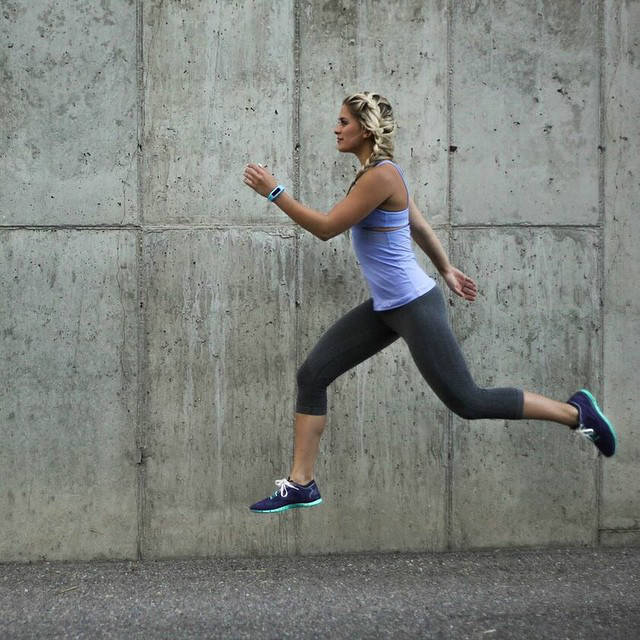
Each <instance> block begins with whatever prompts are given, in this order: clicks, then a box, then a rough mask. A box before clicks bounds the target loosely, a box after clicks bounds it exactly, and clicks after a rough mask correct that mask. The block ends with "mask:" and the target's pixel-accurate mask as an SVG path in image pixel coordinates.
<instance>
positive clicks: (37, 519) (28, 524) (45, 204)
mask: <svg viewBox="0 0 640 640" xmlns="http://www.w3.org/2000/svg"><path fill="white" fill-rule="evenodd" d="M0 8H1V9H2V13H1V15H0V20H1V25H2V26H1V34H0V38H1V39H0V72H1V74H2V86H3V91H2V92H1V93H0V122H2V134H3V135H2V138H1V142H0V169H1V171H0V259H1V260H2V264H1V268H0V293H1V295H2V300H3V301H4V303H3V304H2V305H1V306H0V330H1V340H0V349H1V351H0V355H1V357H2V363H3V367H2V370H1V373H0V381H1V384H2V387H1V389H2V403H1V405H0V435H1V437H2V443H3V445H2V447H1V448H0V560H3V561H7V560H38V559H43V558H47V559H71V558H73V559H87V558H135V557H146V558H153V557H170V556H186V555H205V554H207V555H208V554H252V553H258V554H260V553H307V552H309V553H317V552H327V551H331V552H334V551H353V550H396V549H411V550H442V549H447V548H472V547H496V546H500V547H509V546H522V545H555V544H563V545H564V544H568V545H572V544H620V543H639V542H640V492H639V491H638V486H640V471H639V470H638V469H639V468H640V467H639V466H638V464H637V460H638V456H639V455H640V445H639V444H638V437H637V436H638V435H640V434H639V432H638V427H637V425H636V424H635V422H634V413H633V408H634V401H635V395H636V394H635V391H636V388H637V383H636V379H635V375H634V374H635V372H636V371H638V370H639V369H640V336H639V331H638V328H637V318H638V316H639V315H640V307H639V305H638V298H639V296H638V285H637V282H638V280H639V279H640V272H639V267H638V265H639V264H640V261H639V259H638V258H639V256H638V249H637V247H638V238H640V227H639V223H638V219H637V210H638V207H639V204H640V163H639V160H638V154H637V149H638V147H639V146H640V130H639V129H638V126H637V123H638V122H639V121H640V106H639V105H640V101H639V98H640V40H639V38H638V33H640V1H639V0H629V1H622V0H589V1H579V0H566V1H565V2H552V1H550V0H538V1H536V2H530V1H525V0H518V1H516V0H502V1H497V0H492V1H489V0H465V1H461V2H453V0H449V1H448V2H446V1H445V0H430V1H427V2H423V1H418V0H393V1H390V2H385V3H380V2H374V1H373V0H370V1H362V2H358V1H356V0H332V1H327V2H325V1H319V0H318V1H312V0H306V1H305V0H297V1H295V0H273V1H267V0H260V1H258V0H255V1H253V2H251V1H249V0H241V1H240V2H230V1H229V2H227V1H222V0H220V1H217V2H214V1H213V0H211V1H209V0H207V1H204V0H203V1H201V2H198V1H196V0H183V1H177V0H166V1H161V0H153V1H152V0H136V1H134V0H104V1H103V2H101V3H87V2H81V1H80V0H65V1H64V2H62V1H60V0H58V1H57V2H54V1H53V0H38V2H27V0H12V1H11V2H8V1H7V2H2V3H0ZM362 88H371V89H375V90H377V91H380V92H383V93H385V94H386V95H388V96H389V97H390V99H391V100H392V102H393V103H394V106H395V110H396V114H397V118H398V120H399V123H400V130H399V134H398V141H397V157H398V160H399V162H400V163H401V164H402V165H403V166H404V167H405V168H406V170H407V173H408V176H409V181H410V183H411V189H412V192H413V193H412V195H413V196H414V198H415V200H416V202H418V204H419V205H420V206H422V207H423V209H424V210H425V212H426V213H427V215H428V217H429V219H430V220H431V222H432V224H433V225H434V227H435V228H436V230H437V231H438V233H439V235H440V237H441V238H442V240H443V243H444V245H445V246H446V247H447V248H448V250H449V252H450V255H451V257H452V260H453V261H454V263H455V264H457V265H458V266H459V267H460V268H461V269H463V270H465V271H467V272H468V273H470V274H471V275H473V276H474V277H475V278H476V279H477V281H478V283H479V286H480V297H479V300H478V301H477V302H476V303H474V304H467V303H464V302H460V301H457V300H456V301H453V300H452V306H451V318H452V322H453V326H454V329H455V331H456V333H457V335H458V336H459V338H460V341H461V344H462V347H463V349H464V351H465V353H466V354H467V357H468V360H469V364H470V367H471V369H472V371H473V373H474V375H475V376H476V378H477V380H478V382H479V383H481V384H484V385H494V384H495V385H503V384H513V385H517V386H523V387H525V388H528V389H531V390H537V391H539V392H542V393H545V394H549V395H551V396H553V397H556V398H558V399H561V400H564V399H566V397H568V395H569V394H570V393H572V392H573V391H574V390H575V389H576V388H579V387H581V386H588V387H589V388H591V389H592V390H593V391H594V392H595V393H596V395H597V396H598V397H599V398H600V399H601V400H602V404H603V405H604V407H605V409H606V411H607V413H608V414H609V415H610V416H611V417H612V419H613V422H614V424H615V425H616V427H617V429H618V433H619V436H620V452H619V454H618V455H617V456H616V457H615V458H613V459H611V460H606V461H603V460H602V459H601V458H598V457H597V456H596V454H595V449H594V448H593V447H592V446H591V445H589V444H588V443H586V442H583V441H581V440H578V439H577V437H576V436H574V435H572V434H571V433H569V432H568V431H567V430H564V429H562V428H559V427H555V426H553V425H544V424H540V423H535V422H524V421H523V422H507V421H479V422H469V421H465V420H462V419H460V418H458V417H456V416H453V415H452V414H451V413H450V412H449V411H447V410H446V408H444V407H443V406H442V405H441V404H440V403H439V402H438V400H437V399H436V398H435V396H434V395H433V393H432V392H431V391H430V390H429V388H428V387H427V386H426V385H425V383H424V382H423V381H422V379H421V378H420V376H419V375H418V373H417V371H416V369H415V366H414V365H413V363H412V362H411V359H410V356H409V355H408V352H407V350H406V348H405V347H404V346H403V345H402V344H399V343H396V344H394V345H392V346H391V347H390V348H389V349H387V350H386V351H385V352H383V353H381V354H379V355H377V356H375V357H374V358H372V359H371V360H370V361H368V362H366V363H363V364H362V365H360V366H359V367H357V368H356V369H354V370H353V371H351V372H349V373H348V374H346V375H345V376H344V377H343V378H341V379H340V380H339V381H337V382H336V383H335V385H334V386H333V387H332V389H331V392H330V413H329V424H328V428H327V431H326V433H325V436H324V439H323V442H322V450H321V456H320V459H319V462H318V468H317V477H318V481H319V483H320V487H321V490H322V492H323V496H324V498H325V504H324V505H323V506H322V507H321V508H318V509H313V510H309V511H305V513H297V512H296V513H285V514H283V515H281V516H278V517H259V516H255V515H253V514H250V513H249V511H248V509H247V505H248V504H249V503H250V502H252V501H254V500H256V499H259V498H261V497H264V495H266V494H267V493H268V492H270V491H271V489H273V486H272V482H273V480H274V479H275V478H277V477H282V476H283V475H286V473H287V471H288V465H289V461H290V452H291V443H292V437H291V421H292V412H293V402H294V393H295V381H294V375H295V370H296V367H297V365H298V364H299V363H300V362H301V361H302V360H303V359H304V356H305V353H306V352H307V350H308V349H309V348H310V347H311V346H312V345H313V344H314V342H315V340H316V339H317V338H318V337H319V336H320V334H321V332H322V331H323V330H324V329H325V328H327V327H328V326H329V325H330V324H331V323H332V322H333V321H334V320H335V319H336V318H337V317H339V315H340V314H341V313H343V312H344V311H346V310H348V309H349V308H351V307H352V306H353V305H354V304H356V303H357V302H359V301H361V300H362V299H364V298H365V297H366V295H367V294H366V290H365V286H364V283H363V280H362V277H361V276H360V274H359V271H358V267H357V264H356V262H355V260H354V257H353V254H352V251H351V248H350V246H349V238H348V237H347V236H342V237H339V238H336V239H334V240H332V241H330V242H328V243H322V242H320V241H318V240H316V239H314V238H313V237H312V236H310V235H309V234H307V233H306V232H303V231H302V230H300V229H299V228H296V227H295V226H294V225H293V224H292V223H290V221H289V220H288V219H287V218H286V217H285V216H284V215H283V214H281V212H279V210H277V209H276V208H275V207H273V206H269V205H268V204H267V203H266V202H265V201H262V200H260V199H259V198H258V197H257V196H255V194H253V192H251V191H250V190H249V189H247V188H246V187H244V186H243V185H242V182H241V172H242V167H243V165H244V164H245V163H246V162H247V161H249V160H252V161H260V162H263V163H267V164H268V165H269V166H270V167H271V168H272V170H273V171H274V172H275V173H276V175H278V176H279V177H280V178H281V180H282V181H283V182H284V183H285V184H287V185H288V186H289V189H290V190H291V191H293V192H294V193H295V194H296V195H297V196H299V197H300V198H301V199H302V200H303V202H305V203H308V204H309V205H311V206H314V207H316V208H318V209H326V208H328V207H329V206H330V205H331V204H332V203H333V202H335V200H336V199H338V198H340V197H341V196H342V195H343V194H344V191H345V188H346V187H347V186H348V184H349V181H350V179H351V177H352V175H353V172H354V164H353V161H352V158H351V157H340V156H338V155H337V154H336V152H335V148H334V140H333V135H332V127H333V123H334V121H335V117H336V114H337V110H338V107H339V103H340V100H341V99H342V97H343V96H344V95H345V94H346V93H347V92H350V91H352V90H357V89H362ZM421 260H423V262H424V264H425V266H426V268H427V269H428V270H429V271H431V272H432V273H433V267H432V266H431V265H430V264H428V262H427V261H426V260H424V259H423V258H421Z"/></svg>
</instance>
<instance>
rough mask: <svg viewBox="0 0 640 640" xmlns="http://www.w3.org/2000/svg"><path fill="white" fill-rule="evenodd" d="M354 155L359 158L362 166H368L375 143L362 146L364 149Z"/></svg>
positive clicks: (361, 148)
mask: <svg viewBox="0 0 640 640" xmlns="http://www.w3.org/2000/svg"><path fill="white" fill-rule="evenodd" d="M354 153H355V155H356V156H357V157H358V160H360V164H361V165H362V166H363V167H364V165H365V164H367V160H368V159H369V158H370V157H371V154H372V153H373V143H371V142H368V143H367V144H364V145H362V147H360V149H358V150H357V151H354Z"/></svg>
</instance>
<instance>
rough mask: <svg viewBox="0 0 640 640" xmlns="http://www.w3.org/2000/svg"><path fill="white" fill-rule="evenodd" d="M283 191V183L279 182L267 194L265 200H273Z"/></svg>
mask: <svg viewBox="0 0 640 640" xmlns="http://www.w3.org/2000/svg"><path fill="white" fill-rule="evenodd" d="M283 191H284V185H281V184H279V185H278V186H277V187H276V188H275V189H274V190H273V191H272V192H271V193H270V194H269V195H268V196H267V200H269V202H273V201H274V200H275V199H276V198H277V197H278V196H279V195H280V194H281V193H282V192H283Z"/></svg>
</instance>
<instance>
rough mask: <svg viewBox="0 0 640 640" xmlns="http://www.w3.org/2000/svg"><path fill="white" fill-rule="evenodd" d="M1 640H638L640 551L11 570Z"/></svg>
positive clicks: (0, 605) (3, 570) (0, 568)
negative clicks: (47, 639)
mask: <svg viewBox="0 0 640 640" xmlns="http://www.w3.org/2000/svg"><path fill="white" fill-rule="evenodd" d="M0 637H1V638H3V639H4V638H92V639H93V638H171V639H173V638H461V639H464V638H474V639H483V640H484V639H486V640H496V639H498V638H508V639H513V638H516V639H517V638H536V639H538V638H544V639H562V638H568V639H570V640H576V639H579V638H598V639H610V638H624V639H625V640H635V639H636V638H640V548H615V549H600V548H598V549H593V548H588V549H584V548H580V549H554V550H548V549H545V550H524V551H504V550H501V551H481V552H461V553H458V552H455V553H419V554H416V553H394V554H359V555H330V556H306V557H305V556H295V557H268V558H240V559H229V558H207V559H193V560H167V561H141V562H99V563H96V562H92V563H55V562H45V563H41V564H4V565H0Z"/></svg>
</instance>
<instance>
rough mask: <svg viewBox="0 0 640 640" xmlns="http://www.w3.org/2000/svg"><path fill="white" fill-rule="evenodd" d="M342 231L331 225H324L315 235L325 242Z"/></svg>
mask: <svg viewBox="0 0 640 640" xmlns="http://www.w3.org/2000/svg"><path fill="white" fill-rule="evenodd" d="M340 233H341V232H340V231H339V230H337V229H332V228H331V227H330V226H329V225H323V227H322V229H320V230H319V231H318V232H317V233H316V234H315V236H316V238H319V239H320V240H322V241H323V242H326V241H327V240H331V238H335V237H336V236H337V235H339V234H340Z"/></svg>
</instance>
